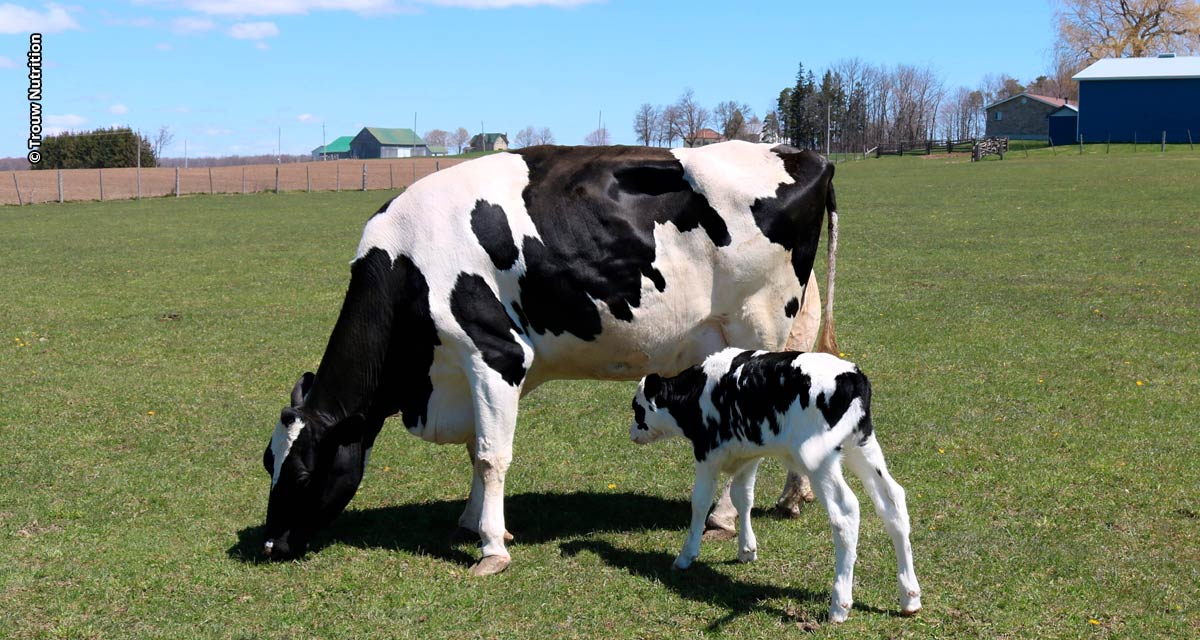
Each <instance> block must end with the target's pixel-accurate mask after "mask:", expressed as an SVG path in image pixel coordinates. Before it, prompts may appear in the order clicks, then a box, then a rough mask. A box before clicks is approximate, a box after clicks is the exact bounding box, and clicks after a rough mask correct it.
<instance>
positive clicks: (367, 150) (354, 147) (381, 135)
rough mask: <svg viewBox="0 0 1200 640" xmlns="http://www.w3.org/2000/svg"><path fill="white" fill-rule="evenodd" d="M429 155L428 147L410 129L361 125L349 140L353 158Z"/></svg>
mask: <svg viewBox="0 0 1200 640" xmlns="http://www.w3.org/2000/svg"><path fill="white" fill-rule="evenodd" d="M427 155H429V147H428V146H426V145H425V141H424V140H422V139H421V136H418V135H417V134H416V132H415V131H413V130H412V129H389V128H386V127H363V130H362V131H359V132H358V135H356V136H354V139H353V140H351V141H350V156H351V157H353V158H411V157H416V156H427Z"/></svg>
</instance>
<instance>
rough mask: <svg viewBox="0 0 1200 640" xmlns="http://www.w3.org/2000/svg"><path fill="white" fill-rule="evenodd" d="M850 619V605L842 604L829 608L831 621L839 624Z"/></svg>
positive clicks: (847, 603)
mask: <svg viewBox="0 0 1200 640" xmlns="http://www.w3.org/2000/svg"><path fill="white" fill-rule="evenodd" d="M849 617H850V603H849V602H842V603H839V604H835V605H833V606H832V607H830V608H829V621H830V622H834V623H838V622H845V621H846V618H849Z"/></svg>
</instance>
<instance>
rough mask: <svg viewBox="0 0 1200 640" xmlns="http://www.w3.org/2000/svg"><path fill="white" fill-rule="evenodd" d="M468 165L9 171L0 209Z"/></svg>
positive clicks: (287, 186) (392, 181)
mask: <svg viewBox="0 0 1200 640" xmlns="http://www.w3.org/2000/svg"><path fill="white" fill-rule="evenodd" d="M463 161H464V160H463V159H461V158H402V159H388V160H337V161H333V160H331V161H327V162H299V163H292V164H255V165H242V166H232V167H197V168H188V169H183V168H178V167H176V168H167V167H157V168H153V169H150V168H142V169H137V168H121V169H62V170H41V171H5V172H0V205H8V204H15V205H26V204H42V203H46V202H73V201H80V200H99V201H107V200H130V199H135V198H155V197H164V196H175V197H178V196H183V195H192V194H218V193H261V192H264V191H274V192H283V191H367V190H373V189H399V188H402V187H407V186H409V185H411V184H412V183H414V182H416V181H417V180H420V179H421V178H423V177H425V176H427V175H429V174H431V173H435V172H437V171H440V170H442V169H445V168H447V167H450V166H453V165H455V164H458V163H459V162H463Z"/></svg>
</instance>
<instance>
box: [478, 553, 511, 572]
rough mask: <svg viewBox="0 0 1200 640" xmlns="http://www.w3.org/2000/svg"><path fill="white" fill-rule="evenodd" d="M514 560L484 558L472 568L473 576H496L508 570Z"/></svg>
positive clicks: (494, 557)
mask: <svg viewBox="0 0 1200 640" xmlns="http://www.w3.org/2000/svg"><path fill="white" fill-rule="evenodd" d="M511 563H512V558H510V557H508V556H484V557H483V558H482V559H480V560H479V562H476V563H475V564H474V565H473V566H472V567H471V575H473V576H477V577H478V576H494V575H496V574H497V573H500V572H501V571H504V570H505V569H507V568H508V565H509V564H511Z"/></svg>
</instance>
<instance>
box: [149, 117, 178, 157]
mask: <svg viewBox="0 0 1200 640" xmlns="http://www.w3.org/2000/svg"><path fill="white" fill-rule="evenodd" d="M173 140H175V134H174V133H172V132H171V127H168V126H167V125H165V124H164V125H163V126H161V127H159V128H158V133H157V134H156V135H155V136H154V157H155V158H161V157H163V155H162V152H163V149H166V148H167V145H169V144H171V142H172V141H173Z"/></svg>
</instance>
